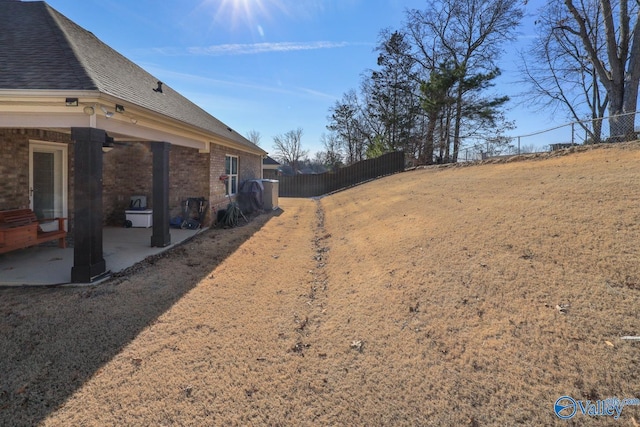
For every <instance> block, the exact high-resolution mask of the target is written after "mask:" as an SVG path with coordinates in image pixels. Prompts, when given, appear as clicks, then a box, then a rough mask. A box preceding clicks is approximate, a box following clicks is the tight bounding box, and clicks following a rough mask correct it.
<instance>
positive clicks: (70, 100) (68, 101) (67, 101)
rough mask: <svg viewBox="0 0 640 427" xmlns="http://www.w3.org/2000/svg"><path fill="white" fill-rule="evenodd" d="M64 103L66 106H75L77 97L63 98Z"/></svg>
mask: <svg viewBox="0 0 640 427" xmlns="http://www.w3.org/2000/svg"><path fill="white" fill-rule="evenodd" d="M64 103H65V105H66V106H67V107H77V106H78V98H67V99H65V100H64Z"/></svg>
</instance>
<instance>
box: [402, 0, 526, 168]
mask: <svg viewBox="0 0 640 427" xmlns="http://www.w3.org/2000/svg"><path fill="white" fill-rule="evenodd" d="M522 14H523V12H522V2H521V0H442V1H438V2H436V1H433V0H432V1H429V2H428V3H427V7H426V9H425V10H423V11H419V10H412V11H409V12H407V32H408V34H410V35H411V37H412V38H413V44H414V46H415V47H416V48H415V52H414V58H415V60H416V61H417V62H418V63H420V65H421V66H422V67H424V68H425V70H426V73H427V74H430V73H431V72H432V71H434V70H437V69H438V67H440V65H441V64H442V63H445V62H448V63H450V65H451V67H452V69H455V70H457V72H459V73H461V75H460V76H459V78H458V79H457V80H456V81H455V82H454V86H453V87H452V88H451V89H452V90H451V95H452V97H453V100H454V103H453V104H452V110H451V112H452V116H451V126H452V131H451V139H452V144H453V150H452V153H451V158H450V159H447V160H448V161H454V162H455V161H456V160H457V157H458V151H459V148H460V145H461V142H462V138H463V136H464V133H465V132H464V131H463V129H462V128H463V126H464V125H465V120H466V121H467V123H468V122H469V116H467V114H468V113H469V112H471V113H472V114H474V115H475V116H476V119H480V120H482V119H483V118H484V116H483V115H481V114H480V115H478V114H476V112H474V111H472V110H471V109H469V108H467V107H468V101H469V97H470V96H471V97H472V98H473V99H474V102H475V103H476V104H477V105H485V106H486V105H490V104H494V105H496V106H497V104H496V102H497V101H499V99H495V100H484V101H481V100H480V98H479V91H481V90H484V89H486V87H487V86H483V85H482V84H475V85H472V84H470V83H481V82H480V81H479V80H478V79H479V78H480V79H481V80H484V81H485V82H489V81H490V80H491V79H490V77H491V75H492V74H495V73H499V70H497V68H496V66H495V62H496V61H497V59H498V57H499V55H500V53H501V46H502V44H503V43H505V42H506V41H509V40H512V39H513V38H514V36H515V33H514V31H515V28H516V27H517V26H518V25H519V23H520V20H521V19H522ZM505 101H506V99H503V102H505Z"/></svg>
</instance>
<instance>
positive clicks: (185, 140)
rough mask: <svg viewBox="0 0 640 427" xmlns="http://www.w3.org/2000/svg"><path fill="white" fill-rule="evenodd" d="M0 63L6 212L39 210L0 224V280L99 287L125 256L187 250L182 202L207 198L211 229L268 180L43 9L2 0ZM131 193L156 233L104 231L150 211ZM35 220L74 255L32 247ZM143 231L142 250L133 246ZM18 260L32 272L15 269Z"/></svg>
mask: <svg viewBox="0 0 640 427" xmlns="http://www.w3.org/2000/svg"><path fill="white" fill-rule="evenodd" d="M25 22H28V23H29V25H25V24H24V23H25ZM0 57H2V58H6V61H5V62H3V64H2V66H3V72H2V73H0V177H1V178H2V180H3V181H2V183H3V185H0V211H2V212H10V214H7V215H6V216H7V217H12V218H15V215H16V214H15V212H16V211H24V210H27V211H31V212H28V214H29V220H28V221H26V223H18V222H17V221H13V222H12V223H9V222H8V221H4V222H3V223H2V224H0V227H3V228H4V229H10V228H12V229H14V231H13V232H12V233H8V232H7V233H3V239H1V240H2V241H0V246H3V247H4V249H3V250H2V252H3V255H2V256H0V282H2V283H4V282H11V281H15V282H16V283H17V284H24V283H21V282H22V281H27V280H28V281H29V282H30V283H31V282H34V281H35V282H36V283H37V282H39V283H42V284H44V283H53V284H55V283H67V282H73V283H89V282H96V281H100V280H102V278H103V277H104V276H106V275H108V273H109V271H111V272H116V271H120V270H122V269H123V268H125V267H126V266H128V265H123V264H121V262H120V261H119V259H121V258H122V260H123V261H125V260H126V262H127V263H130V264H133V263H134V262H135V260H141V259H143V258H144V256H145V254H146V255H151V254H154V253H157V252H159V251H162V250H163V249H162V248H165V247H170V246H171V245H175V244H176V242H179V241H180V239H181V237H180V235H181V234H182V233H181V230H170V229H169V227H170V222H171V220H172V219H174V218H177V217H178V216H179V215H181V214H182V216H181V218H182V219H184V220H192V219H195V218H194V217H193V216H192V215H191V213H192V212H191V211H190V210H189V211H185V210H183V206H184V203H185V201H188V200H189V199H197V200H201V201H202V202H201V205H199V206H200V209H199V210H198V215H197V220H198V223H199V225H203V226H205V227H206V226H209V225H211V224H212V222H213V220H214V213H215V212H216V209H218V208H219V207H220V206H226V204H227V202H228V200H227V194H229V195H230V196H234V195H235V193H236V192H237V189H238V185H239V183H240V182H242V181H243V180H249V179H257V178H261V176H262V157H263V156H265V155H266V154H267V153H266V152H265V151H264V150H263V149H261V148H260V147H258V146H256V145H255V144H253V143H252V142H250V141H249V140H247V139H246V138H245V137H244V136H242V135H241V134H239V133H238V132H237V131H234V130H233V129H232V128H231V127H229V126H228V125H226V124H225V123H223V122H221V121H220V120H218V119H217V118H215V117H213V116H212V115H210V114H209V113H207V112H206V111H204V110H203V109H202V108H200V107H199V106H197V105H196V104H194V103H193V102H191V101H190V100H188V99H187V98H185V97H184V96H183V95H181V94H180V93H178V92H177V91H176V90H174V89H173V88H172V87H171V86H170V85H168V84H165V83H163V82H162V81H160V80H159V79H158V78H157V77H156V76H153V75H151V74H150V73H149V72H147V71H146V70H144V69H143V68H141V67H140V66H138V65H137V64H135V63H133V62H132V61H130V60H129V59H127V58H126V57H124V56H123V55H121V54H120V53H118V52H116V51H115V50H114V49H112V48H111V47H109V46H108V45H106V44H105V43H103V42H102V41H101V40H99V39H98V38H97V37H96V36H95V35H94V34H93V33H91V32H90V31H87V30H85V29H84V28H82V27H80V26H79V25H77V24H76V23H74V22H72V21H70V20H69V19H67V18H66V17H65V16H63V15H62V14H60V13H59V12H57V11H56V10H55V9H53V8H52V7H51V6H49V5H48V4H46V2H22V1H10V2H9V1H0ZM221 176H227V177H229V179H228V181H224V182H222V181H221V180H220V177H221ZM134 196H135V197H137V196H143V197H145V200H147V199H148V204H147V205H146V207H145V208H144V210H145V211H148V212H151V225H150V227H151V228H149V229H147V230H144V231H141V230H126V231H125V230H117V229H113V230H110V229H109V228H105V229H104V230H103V227H105V226H115V225H122V224H123V223H124V222H125V214H126V211H127V209H135V208H136V207H138V208H142V207H141V206H131V205H129V204H128V203H129V200H131V198H132V197H134ZM141 210H142V209H141ZM31 214H34V215H35V218H36V219H37V220H45V219H47V220H48V219H52V218H59V219H64V222H65V224H64V226H63V227H59V230H56V231H60V232H66V233H67V235H66V236H67V237H68V238H69V240H70V242H69V243H70V246H71V247H72V249H70V250H69V249H60V250H58V251H55V250H52V251H51V254H50V255H49V254H48V249H43V248H35V249H33V248H27V249H24V248H25V247H27V246H30V242H32V240H30V239H36V241H37V242H38V243H41V242H40V241H39V240H38V239H39V238H38V236H37V235H36V236H32V235H31V234H33V233H34V232H35V230H36V229H35V228H34V227H33V224H34V223H35V221H34V220H32V219H30V218H31ZM184 214H188V215H189V216H185V215H184ZM12 215H13V216H12ZM24 218H26V216H25V215H23V216H21V217H20V219H21V220H23V219H24ZM23 222H25V221H23ZM62 228H64V230H62ZM17 229H20V230H18V231H19V232H18V231H16V230H17ZM47 231H48V230H47ZM41 232H43V231H42V230H38V233H41ZM138 232H140V233H142V232H144V235H143V236H142V237H141V238H140V240H139V241H140V244H139V246H138V245H137V244H136V245H133V243H131V245H129V244H126V242H128V241H129V240H128V238H129V237H132V236H133V234H134V233H138ZM121 233H124V235H121ZM5 235H6V236H8V237H6V238H5ZM16 236H18V237H16ZM111 239H113V240H112V241H110V240H111ZM120 239H124V241H122V240H120ZM136 241H137V240H136ZM63 246H64V241H62V242H61V247H63ZM129 247H131V248H136V247H137V249H131V250H132V251H133V252H132V253H131V254H127V255H123V253H126V249H125V248H129ZM14 250H15V253H14V252H13V251H14ZM9 251H11V252H9ZM39 252H43V253H47V254H46V255H42V257H41V258H39ZM61 253H63V254H64V255H61ZM134 254H135V255H134ZM21 258H24V259H25V263H24V264H22V265H23V267H18V265H19V263H18V261H15V265H14V264H12V263H10V264H6V263H7V262H9V261H11V262H13V260H18V259H21ZM36 259H41V260H43V262H44V264H42V265H39V264H38V263H37V262H36V261H35V260H36ZM130 264H129V265H130ZM58 269H59V270H60V271H61V272H63V275H60V276H56V275H55V274H54V271H57V270H58ZM21 272H24V274H23V273H21ZM27 272H28V273H29V275H28V277H29V279H27V275H26V273H27ZM69 272H70V273H69ZM69 274H70V278H69ZM35 275H40V276H41V278H40V279H38V278H36V277H35ZM32 277H34V278H32Z"/></svg>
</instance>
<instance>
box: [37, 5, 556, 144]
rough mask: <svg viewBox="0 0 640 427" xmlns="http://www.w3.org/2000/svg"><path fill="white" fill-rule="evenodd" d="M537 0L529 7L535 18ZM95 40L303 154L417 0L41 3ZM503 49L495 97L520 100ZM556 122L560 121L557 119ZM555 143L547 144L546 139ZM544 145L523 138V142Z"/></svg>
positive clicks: (239, 126)
mask: <svg viewBox="0 0 640 427" xmlns="http://www.w3.org/2000/svg"><path fill="white" fill-rule="evenodd" d="M541 1H542V0H537V1H530V2H529V3H528V5H527V12H528V13H533V12H535V10H536V9H537V7H539V4H540V3H541ZM48 3H49V4H50V5H51V6H52V7H53V8H55V9H56V10H58V11H59V12H61V13H62V14H64V15H65V16H67V17H68V18H70V19H71V20H73V21H75V22H76V23H77V24H79V25H80V26H82V27H84V28H85V29H87V30H89V31H91V32H93V33H94V34H95V35H96V36H97V37H98V38H100V39H101V40H102V41H103V42H105V43H107V44H108V45H110V46H111V47H112V48H114V49H115V50H117V51H118V52H120V53H121V54H123V55H124V56H126V57H127V58H129V59H130V60H132V61H133V62H135V63H137V64H138V65H140V66H142V67H143V68H144V69H146V70H147V71H148V72H150V73H151V74H153V75H154V76H156V77H157V78H158V79H160V80H162V81H163V82H165V83H166V84H168V85H169V86H171V87H172V88H174V89H175V90H177V91H178V92H180V93H182V94H183V95H184V96H186V97H187V98H189V99H190V100H192V101H193V102H195V103H196V104H198V105H199V106H200V107H202V108H203V109H205V110H206V111H207V112H209V113H210V114H212V115H214V116H215V117H217V118H218V119H220V120H222V121H223V122H225V123H226V124H227V125H229V126H230V127H232V128H234V129H235V130H237V131H238V132H239V133H241V134H243V135H246V134H247V132H249V131H250V130H256V131H258V132H260V134H261V136H262V139H261V144H260V145H261V146H262V147H263V148H264V149H265V150H266V151H269V152H272V151H273V149H272V143H273V137H274V136H275V135H278V134H284V133H285V132H287V131H289V130H292V129H296V128H298V127H301V128H302V129H303V130H304V134H303V137H302V144H303V147H304V148H306V149H309V150H310V151H311V153H314V152H315V151H318V150H321V149H322V146H321V144H320V136H321V135H322V133H324V132H326V125H327V116H328V115H329V108H330V107H331V106H332V105H333V104H334V103H335V101H336V100H338V99H340V98H341V97H342V95H343V94H344V93H345V92H346V91H348V90H350V89H356V90H357V89H358V88H359V86H360V81H361V75H362V74H363V73H364V72H365V71H366V70H367V69H370V68H374V67H375V64H376V56H377V55H376V53H375V52H374V48H375V46H376V44H377V41H378V35H379V32H380V30H381V29H383V28H392V29H396V28H400V27H401V26H402V22H403V20H404V16H405V13H404V12H405V10H406V9H413V8H418V9H420V8H422V7H423V6H424V5H425V1H424V0H420V1H418V0H405V1H400V0H182V1H173V2H172V1H157V0H82V1H78V0H48ZM530 21H531V19H529V20H528V21H527V22H525V25H524V26H523V27H522V28H521V29H520V38H519V42H518V43H513V44H512V45H510V46H507V47H506V48H507V53H506V54H505V56H504V58H503V60H502V63H501V67H502V69H503V76H501V77H500V81H499V85H498V87H496V89H495V90H496V91H497V92H499V93H500V94H508V95H510V96H513V95H516V94H517V93H518V90H519V89H518V85H517V84H515V82H516V81H517V79H518V76H517V74H516V71H517V65H516V62H515V59H516V49H517V48H518V47H519V48H523V47H525V46H526V42H528V41H530V39H531V36H532V32H531V25H530V23H529V22H530ZM508 109H509V118H510V119H511V120H515V121H516V124H517V125H518V129H516V131H514V133H513V135H514V136H515V135H519V134H520V135H521V134H527V133H530V132H535V131H538V130H542V129H546V128H549V127H551V126H552V124H553V123H552V122H553V121H552V120H551V118H550V117H545V116H544V115H535V114H533V112H532V111H531V110H528V109H527V108H526V107H523V106H517V105H516V104H515V103H511V105H510V106H509V108H508ZM560 123H564V121H561V122H560ZM552 142H553V141H552ZM534 143H538V144H543V143H548V142H547V141H538V142H536V140H534V139H527V140H525V141H523V144H534Z"/></svg>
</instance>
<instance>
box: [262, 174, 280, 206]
mask: <svg viewBox="0 0 640 427" xmlns="http://www.w3.org/2000/svg"><path fill="white" fill-rule="evenodd" d="M262 186H263V187H264V193H263V195H262V203H263V206H264V209H265V210H275V209H278V192H279V188H280V181H278V180H277V179H263V180H262Z"/></svg>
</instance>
